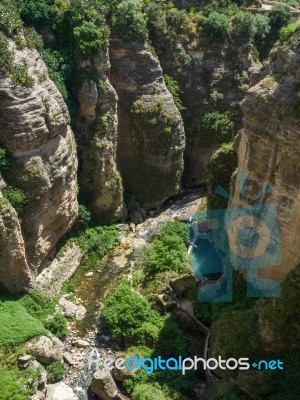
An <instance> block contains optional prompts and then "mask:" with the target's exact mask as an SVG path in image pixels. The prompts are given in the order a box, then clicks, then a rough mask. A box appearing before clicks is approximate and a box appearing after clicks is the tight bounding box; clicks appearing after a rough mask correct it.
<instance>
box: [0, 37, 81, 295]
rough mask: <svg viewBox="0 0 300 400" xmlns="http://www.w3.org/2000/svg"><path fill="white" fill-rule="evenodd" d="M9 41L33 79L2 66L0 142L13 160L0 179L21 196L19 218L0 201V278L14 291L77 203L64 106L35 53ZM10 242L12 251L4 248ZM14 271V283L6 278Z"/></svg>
mask: <svg viewBox="0 0 300 400" xmlns="http://www.w3.org/2000/svg"><path fill="white" fill-rule="evenodd" d="M10 45H11V48H12V49H13V51H14V57H15V62H16V63H22V64H24V65H26V66H27V69H28V73H29V75H30V76H32V77H33V78H34V86H33V88H26V87H22V86H20V85H17V84H14V83H13V82H12V81H11V80H10V78H9V77H8V76H7V74H6V73H5V71H4V73H2V74H1V77H0V97H1V104H0V145H1V146H2V147H4V148H6V149H7V151H8V152H9V153H10V154H11V155H12V157H13V159H14V163H13V165H12V166H11V167H10V169H9V171H8V172H7V173H6V175H5V180H6V181H7V185H10V186H12V187H14V188H18V189H21V190H23V191H24V193H25V195H26V199H27V202H26V205H25V207H24V208H23V210H22V212H21V213H20V215H19V218H17V216H16V213H15V212H14V210H11V208H10V207H9V206H8V205H7V204H5V202H2V203H1V207H0V208H1V213H2V214H4V217H3V218H2V219H1V223H2V227H1V234H0V236H1V242H2V243H3V246H2V245H1V249H3V248H4V249H6V250H5V251H2V250H1V253H0V266H1V270H2V271H1V276H2V278H1V281H2V283H3V284H4V285H5V286H6V287H7V288H9V289H11V290H13V291H14V290H21V289H25V288H27V287H28V284H29V281H30V276H31V278H32V279H33V281H34V277H35V276H36V275H37V273H38V271H39V270H40V269H41V268H42V266H43V265H44V263H45V262H46V261H47V258H48V255H49V253H50V252H51V251H52V250H53V249H54V248H55V246H56V244H57V242H58V241H59V239H60V238H61V237H62V236H63V235H64V234H65V233H66V232H67V231H68V230H69V229H70V227H71V226H72V224H73V222H74V220H75V218H76V216H77V212H78V204H77V191H76V182H77V177H76V174H77V156H76V145H75V140H74V135H73V132H72V130H71V128H70V125H69V123H70V119H69V113H68V109H67V106H66V104H65V102H64V100H63V98H62V96H61V95H60V93H59V91H58V89H57V88H56V86H55V85H54V83H53V82H52V81H51V80H50V79H49V77H48V71H47V67H46V65H45V64H44V62H43V60H42V59H41V56H40V55H39V54H38V52H37V51H36V50H28V49H24V50H17V49H16V48H15V45H14V43H13V42H11V43H10ZM2 190H4V188H3V185H2ZM9 208H10V209H9ZM8 214H9V215H8ZM8 232H10V234H9V233H8ZM12 241H15V251H11V252H10V251H9V249H10V248H11V247H12V243H11V242H12ZM18 274H19V277H20V279H19V278H17V282H18V283H12V281H13V280H14V278H13V275H14V276H17V275H18ZM22 276H23V277H24V276H25V279H24V280H23V278H21V277H22ZM22 280H23V281H22Z"/></svg>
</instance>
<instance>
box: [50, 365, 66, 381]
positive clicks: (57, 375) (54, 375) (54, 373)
mask: <svg viewBox="0 0 300 400" xmlns="http://www.w3.org/2000/svg"><path fill="white" fill-rule="evenodd" d="M46 370H47V382H48V383H55V382H59V381H60V380H62V379H63V377H64V375H65V372H66V370H65V365H64V364H63V363H62V362H60V361H54V362H53V363H52V364H50V365H47V366H46Z"/></svg>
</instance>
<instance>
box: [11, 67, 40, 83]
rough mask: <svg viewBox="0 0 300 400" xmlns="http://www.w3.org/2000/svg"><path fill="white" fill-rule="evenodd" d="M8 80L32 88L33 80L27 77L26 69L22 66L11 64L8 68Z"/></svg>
mask: <svg viewBox="0 0 300 400" xmlns="http://www.w3.org/2000/svg"><path fill="white" fill-rule="evenodd" d="M10 78H11V80H12V82H13V83H16V84H18V85H21V86H24V87H27V88H32V87H33V85H34V79H33V78H32V77H31V76H29V75H28V71H27V68H26V67H25V66H24V65H22V64H13V65H12V66H11V68H10Z"/></svg>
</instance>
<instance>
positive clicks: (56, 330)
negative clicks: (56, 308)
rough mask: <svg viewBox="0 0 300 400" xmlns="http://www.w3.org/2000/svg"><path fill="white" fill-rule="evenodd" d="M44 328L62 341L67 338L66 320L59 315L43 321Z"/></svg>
mask: <svg viewBox="0 0 300 400" xmlns="http://www.w3.org/2000/svg"><path fill="white" fill-rule="evenodd" d="M45 328H47V329H48V330H49V331H50V332H51V333H53V335H55V336H57V337H59V338H60V339H64V338H65V337H66V336H67V333H68V328H67V320H66V318H65V317H64V316H63V315H61V314H54V315H53V316H51V317H48V319H47V320H46V321H45Z"/></svg>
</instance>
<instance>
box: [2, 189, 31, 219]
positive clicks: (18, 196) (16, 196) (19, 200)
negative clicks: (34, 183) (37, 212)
mask: <svg viewBox="0 0 300 400" xmlns="http://www.w3.org/2000/svg"><path fill="white" fill-rule="evenodd" d="M4 197H5V198H6V199H7V200H8V201H9V202H10V204H11V205H12V206H13V208H14V209H15V210H16V211H17V213H20V212H21V211H22V209H23V207H24V206H25V204H26V203H27V199H26V196H25V193H24V192H23V190H21V189H17V188H12V187H9V188H8V189H7V190H6V191H5V193H4Z"/></svg>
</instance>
